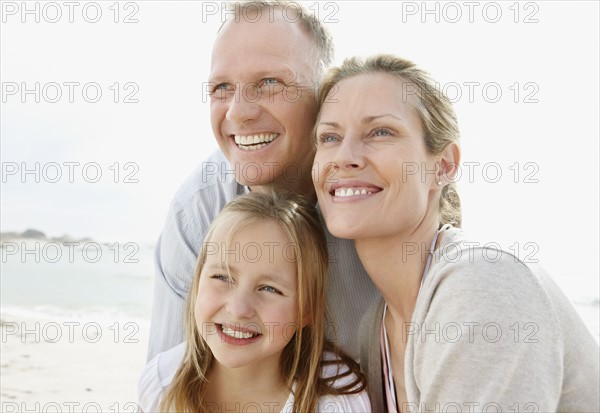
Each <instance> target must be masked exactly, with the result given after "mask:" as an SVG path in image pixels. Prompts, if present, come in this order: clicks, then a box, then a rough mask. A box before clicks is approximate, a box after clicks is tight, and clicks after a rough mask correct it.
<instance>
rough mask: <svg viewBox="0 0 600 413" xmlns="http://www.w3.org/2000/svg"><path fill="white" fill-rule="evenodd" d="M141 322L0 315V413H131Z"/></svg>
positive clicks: (141, 348)
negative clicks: (0, 412)
mask: <svg viewBox="0 0 600 413" xmlns="http://www.w3.org/2000/svg"><path fill="white" fill-rule="evenodd" d="M148 327H149V322H148V321H147V320H131V319H129V320H127V319H112V320H111V319H106V318H105V319H101V318H95V319H92V318H70V319H67V318H64V317H62V318H59V317H56V316H48V317H40V316H39V315H36V316H35V318H34V317H33V316H31V315H30V316H27V315H25V316H24V315H23V314H11V313H10V311H8V312H7V311H4V310H2V312H1V331H2V340H1V347H0V377H1V382H0V411H2V412H24V411H30V412H31V411H36V412H44V411H47V412H81V411H87V412H96V411H102V412H135V411H137V404H136V402H137V381H138V377H139V375H140V373H141V370H142V368H143V366H144V364H145V361H146V348H147V343H148Z"/></svg>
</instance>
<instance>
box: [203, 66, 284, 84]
mask: <svg viewBox="0 0 600 413" xmlns="http://www.w3.org/2000/svg"><path fill="white" fill-rule="evenodd" d="M229 77H230V76H228V75H226V74H220V73H216V74H214V75H210V76H209V77H208V81H209V82H211V83H216V82H221V81H224V80H227V79H228V78H229ZM265 77H275V78H282V79H285V80H286V81H291V80H294V79H295V78H296V76H295V74H294V72H293V71H292V70H290V69H275V70H270V69H269V70H267V69H265V70H259V71H256V72H253V73H250V74H248V78H250V79H253V80H254V81H256V80H260V79H263V78H265ZM234 80H235V79H234Z"/></svg>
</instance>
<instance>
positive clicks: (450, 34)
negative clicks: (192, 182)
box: [0, 1, 600, 277]
mask: <svg viewBox="0 0 600 413" xmlns="http://www.w3.org/2000/svg"><path fill="white" fill-rule="evenodd" d="M74 3H75V4H74V5H73V6H68V5H65V4H64V3H63V2H54V3H46V2H33V1H31V2H26V3H23V2H10V1H4V2H2V27H1V32H0V34H1V43H0V45H1V55H0V61H1V63H0V65H1V66H0V69H1V71H0V75H1V82H2V109H1V113H0V115H1V138H2V139H1V157H2V197H1V219H2V231H12V230H14V231H23V230H25V229H27V228H37V229H40V230H42V231H44V232H46V233H47V234H49V235H51V236H58V235H62V234H64V233H69V234H71V235H74V236H78V237H83V236H91V237H94V238H96V239H99V240H107V241H114V240H122V241H148V242H153V241H155V240H156V238H157V237H158V235H159V233H160V230H161V228H162V225H163V221H164V217H165V214H166V211H167V208H168V204H169V202H170V200H171V198H172V195H173V193H174V192H175V191H176V189H177V188H178V186H179V185H180V184H181V183H182V181H183V180H184V179H185V177H186V176H187V175H189V173H190V172H191V171H192V170H193V169H194V167H195V166H196V165H197V164H198V163H199V162H201V161H202V160H203V159H204V158H205V157H207V156H208V155H209V154H210V153H211V152H212V151H213V150H215V149H216V143H215V142H214V140H213V137H212V134H211V128H210V123H209V107H208V104H207V103H206V98H205V97H204V95H203V93H202V91H203V89H202V82H203V81H205V80H206V79H207V76H208V71H209V64H210V59H209V57H210V50H211V45H212V42H213V40H214V35H215V32H216V30H217V28H218V27H219V25H220V23H221V19H222V17H223V16H222V15H221V13H220V9H221V5H222V3H221V2H196V1H169V2H166V1H164V2H163V1H136V2H120V3H114V2H112V1H108V2H104V1H98V2H96V3H94V2H74ZM25 4H26V7H27V8H28V12H27V11H25V12H24V10H23V5H25ZM306 5H307V6H308V7H309V9H310V10H311V12H313V13H315V14H318V15H319V17H320V18H321V19H322V20H324V21H325V22H326V26H327V27H328V28H329V29H330V30H331V32H332V34H333V36H334V40H335V45H336V62H337V63H340V62H341V61H342V59H343V58H344V57H347V56H351V55H369V54H372V53H376V52H389V53H395V54H398V55H400V56H402V57H405V58H408V59H411V60H413V61H415V62H416V63H417V64H419V65H420V66H421V67H422V68H424V69H425V70H427V71H429V72H430V73H431V74H432V75H433V77H434V78H435V79H436V80H438V81H439V82H440V87H441V88H442V89H443V90H445V91H446V92H447V94H448V95H449V96H450V98H451V99H453V100H454V101H455V106H456V109H457V112H458V115H459V121H460V125H461V132H462V142H461V144H462V149H463V162H465V167H463V176H462V177H461V179H460V180H459V191H460V194H461V197H462V200H463V204H464V207H463V210H464V227H465V228H466V229H467V230H468V231H470V232H472V233H474V234H475V235H485V237H486V238H488V239H491V240H495V241H497V242H498V243H499V244H501V246H503V247H504V248H510V247H513V248H514V245H515V243H519V249H520V250H521V253H522V254H535V258H539V259H540V260H541V261H542V263H543V264H544V265H545V266H546V267H547V268H548V269H549V270H550V271H551V272H556V271H557V272H560V273H563V274H571V273H573V274H595V276H596V277H597V276H598V250H599V245H598V186H599V185H598V152H599V151H598V141H599V130H598V113H599V105H598V98H599V95H598V91H599V85H598V77H599V75H598V73H599V70H598V69H599V68H598V61H599V59H598V50H599V49H600V47H599V44H598V39H599V37H600V36H599V29H598V13H599V8H598V2H596V1H582V2H566V1H551V2H550V1H548V2H519V3H516V2H449V3H448V2H427V3H423V2H420V1H419V2H391V1H390V2H368V3H367V2H364V1H363V2H361V1H352V2H318V3H317V2H307V3H306ZM69 7H72V8H69ZM37 18H39V22H36V19H37ZM53 21H54V23H53ZM94 21H95V22H94ZM115 21H116V22H115ZM36 83H37V84H38V86H37V88H38V90H39V103H38V102H36V92H35V90H36ZM23 89H27V90H30V91H32V92H30V93H27V92H26V93H23ZM98 92H100V93H101V95H97V93H98ZM59 93H60V95H59ZM96 100H97V101H96ZM53 101H56V102H55V103H53ZM94 101H96V102H95V103H93V102H94ZM36 164H37V165H38V166H37V167H36ZM36 168H37V171H38V172H36ZM24 169H27V170H31V171H33V172H30V173H26V174H23V172H24V171H23V170H24ZM98 172H100V173H101V175H97V173H98ZM498 173H500V174H501V175H498ZM59 174H60V175H59ZM38 176H39V178H38ZM38 179H39V182H36V180H38ZM51 181H56V182H51ZM70 181H72V182H70ZM93 181H97V182H93ZM115 181H116V182H115ZM527 243H535V246H533V244H528V246H527V247H525V245H526V244H527Z"/></svg>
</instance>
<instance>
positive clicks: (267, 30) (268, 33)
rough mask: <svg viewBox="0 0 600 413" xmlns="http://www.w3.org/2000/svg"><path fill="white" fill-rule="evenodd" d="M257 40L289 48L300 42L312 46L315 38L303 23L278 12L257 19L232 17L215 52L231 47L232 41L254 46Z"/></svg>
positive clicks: (221, 34)
mask: <svg viewBox="0 0 600 413" xmlns="http://www.w3.org/2000/svg"><path fill="white" fill-rule="evenodd" d="M256 42H262V43H264V42H267V43H269V45H270V46H276V47H279V46H281V47H282V48H285V49H288V50H289V48H290V47H294V46H299V45H300V44H304V45H310V46H312V43H313V39H312V37H311V35H310V34H309V33H308V32H307V31H306V29H305V28H304V27H303V25H302V24H301V23H299V22H295V21H290V20H286V19H283V18H282V17H280V16H278V15H277V14H275V16H274V17H269V16H268V15H263V16H262V17H261V18H260V19H259V20H255V21H254V20H249V19H247V18H244V17H241V18H240V19H239V20H236V18H235V17H230V18H229V19H228V20H227V21H226V22H225V23H224V24H223V27H222V28H221V29H220V30H219V33H218V34H217V37H216V39H215V43H214V45H213V53H214V50H216V49H218V48H220V47H225V48H227V47H230V46H231V44H232V43H236V44H240V43H241V44H245V45H248V46H252V45H253V44H256Z"/></svg>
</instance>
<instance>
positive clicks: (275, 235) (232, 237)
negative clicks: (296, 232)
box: [207, 212, 288, 244]
mask: <svg viewBox="0 0 600 413" xmlns="http://www.w3.org/2000/svg"><path fill="white" fill-rule="evenodd" d="M242 240H243V242H246V243H252V242H259V243H260V242H287V240H288V236H287V234H286V233H285V232H284V230H283V228H282V227H281V225H279V224H278V223H276V222H275V221H273V220H269V219H264V218H260V217H248V216H246V215H244V214H241V213H238V212H234V213H231V214H227V216H224V217H222V219H221V220H219V222H218V223H217V225H216V226H215V228H214V229H213V231H212V234H211V235H210V239H207V242H214V243H225V244H227V243H231V242H240V241H242Z"/></svg>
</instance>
